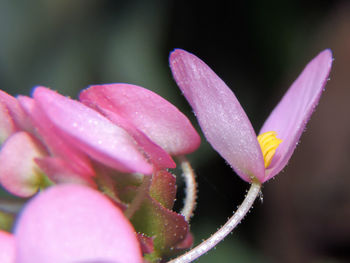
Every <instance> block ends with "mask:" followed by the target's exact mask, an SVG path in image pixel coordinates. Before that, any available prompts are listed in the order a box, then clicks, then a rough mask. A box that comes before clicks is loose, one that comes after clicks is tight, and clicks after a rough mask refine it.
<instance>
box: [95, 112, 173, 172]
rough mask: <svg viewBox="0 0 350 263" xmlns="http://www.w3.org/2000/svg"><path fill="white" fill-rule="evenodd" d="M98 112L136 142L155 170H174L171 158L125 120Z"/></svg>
mask: <svg viewBox="0 0 350 263" xmlns="http://www.w3.org/2000/svg"><path fill="white" fill-rule="evenodd" d="M100 112H101V113H102V114H103V115H105V116H106V117H107V118H108V119H109V120H110V121H112V122H113V123H115V124H116V125H117V126H119V127H121V128H123V129H124V130H126V131H127V132H128V134H129V135H130V136H132V137H133V138H134V139H135V141H136V142H137V144H138V146H139V148H140V150H141V149H142V151H143V152H144V155H145V156H147V158H148V159H149V160H150V161H151V162H152V163H153V164H154V166H155V167H156V168H157V169H166V168H175V167H176V164H175V162H174V160H173V159H172V158H171V156H170V155H169V154H168V153H167V152H166V151H165V150H164V149H163V148H161V147H160V146H158V145H157V144H155V143H154V142H153V141H151V140H150V138H148V137H147V136H146V134H144V133H143V132H142V131H140V130H139V129H137V128H136V127H135V126H134V125H133V124H132V123H130V122H129V121H128V120H127V119H124V118H122V117H120V115H118V114H116V113H115V112H112V111H109V110H106V109H100Z"/></svg>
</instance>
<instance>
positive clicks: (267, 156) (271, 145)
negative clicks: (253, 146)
mask: <svg viewBox="0 0 350 263" xmlns="http://www.w3.org/2000/svg"><path fill="white" fill-rule="evenodd" d="M258 142H259V144H260V148H261V151H262V154H263V156H264V163H265V168H267V167H269V165H270V164H271V161H272V158H273V156H274V155H275V153H276V149H277V148H278V146H279V145H280V144H281V142H282V140H281V139H279V138H277V133H276V132H275V131H269V132H264V133H262V134H260V135H259V136H258Z"/></svg>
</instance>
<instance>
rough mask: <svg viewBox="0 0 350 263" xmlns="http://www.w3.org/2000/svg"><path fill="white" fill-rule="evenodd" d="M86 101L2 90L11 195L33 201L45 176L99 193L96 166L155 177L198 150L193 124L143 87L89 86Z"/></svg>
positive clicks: (4, 179) (5, 177)
mask: <svg viewBox="0 0 350 263" xmlns="http://www.w3.org/2000/svg"><path fill="white" fill-rule="evenodd" d="M81 100H82V101H83V102H84V103H81V102H79V101H76V100H72V99H70V98H67V97H64V96H62V95H60V94H58V93H57V92H55V91H52V90H50V89H47V88H45V87H36V88H35V89H34V91H33V98H29V97H26V96H19V97H18V98H17V99H16V98H13V97H12V96H10V95H8V94H6V93H5V92H2V91H0V122H1V123H0V124H2V126H1V127H0V139H1V141H2V142H3V145H2V149H1V151H0V183H1V184H2V185H3V186H4V187H5V188H6V189H7V190H8V191H9V192H11V193H13V194H15V195H19V196H22V197H28V196H31V195H33V194H34V193H35V192H36V191H37V190H38V189H39V188H40V187H42V185H41V184H42V183H43V182H46V181H47V180H46V181H45V180H42V179H43V173H45V174H46V175H47V176H48V177H49V179H50V180H51V181H53V182H54V183H61V182H73V183H80V184H86V185H89V186H91V187H96V183H95V180H94V177H96V171H95V167H96V165H95V164H98V165H102V166H106V167H109V168H112V169H114V170H117V171H120V172H123V173H135V172H138V173H142V174H152V173H153V172H154V171H156V170H159V169H166V168H174V167H175V163H174V161H173V159H172V157H171V156H170V155H181V154H186V153H189V152H191V151H194V150H195V149H196V148H197V147H198V146H199V143H200V139H199V135H198V134H197V132H196V131H195V129H194V128H193V127H192V125H191V124H190V122H189V121H188V119H187V118H186V117H185V116H184V115H183V114H182V113H181V112H180V111H179V110H178V109H177V108H176V107H174V106H173V105H172V104H170V103H169V102H167V101H166V100H164V99H163V98H161V97H160V96H158V95H156V94H155V93H153V92H151V91H148V90H146V89H143V88H141V87H138V86H134V85H128V84H109V85H100V86H92V87H90V88H89V89H87V90H85V91H83V92H82V93H81ZM87 105H88V106H87ZM19 144H21V145H23V147H21V148H19V147H18V145H19Z"/></svg>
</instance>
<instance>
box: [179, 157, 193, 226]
mask: <svg viewBox="0 0 350 263" xmlns="http://www.w3.org/2000/svg"><path fill="white" fill-rule="evenodd" d="M179 160H180V164H181V169H182V172H183V173H182V176H183V178H184V180H185V184H186V189H185V194H186V196H185V200H184V207H183V208H182V210H181V212H180V213H181V215H183V216H184V217H185V219H186V221H187V222H189V221H190V218H191V217H192V215H193V211H194V209H195V208H196V199H197V183H196V178H195V177H196V175H195V173H194V171H193V169H192V167H191V164H190V162H189V161H188V160H187V159H186V157H185V156H180V157H179Z"/></svg>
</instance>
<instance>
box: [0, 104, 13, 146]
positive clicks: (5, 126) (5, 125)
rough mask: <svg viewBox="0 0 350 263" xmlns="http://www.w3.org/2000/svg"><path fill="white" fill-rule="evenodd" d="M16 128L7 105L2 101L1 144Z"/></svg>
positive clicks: (0, 111)
mask: <svg viewBox="0 0 350 263" xmlns="http://www.w3.org/2000/svg"><path fill="white" fill-rule="evenodd" d="M16 130H17V128H16V126H15V124H14V122H13V119H12V117H11V115H10V113H9V110H8V108H7V106H6V105H5V104H4V103H2V102H1V101H0V145H1V144H2V143H3V142H4V141H5V140H6V139H7V138H8V137H10V135H11V134H12V133H14V132H15V131H16Z"/></svg>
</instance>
